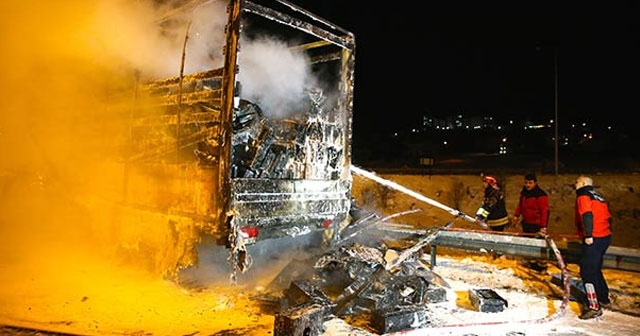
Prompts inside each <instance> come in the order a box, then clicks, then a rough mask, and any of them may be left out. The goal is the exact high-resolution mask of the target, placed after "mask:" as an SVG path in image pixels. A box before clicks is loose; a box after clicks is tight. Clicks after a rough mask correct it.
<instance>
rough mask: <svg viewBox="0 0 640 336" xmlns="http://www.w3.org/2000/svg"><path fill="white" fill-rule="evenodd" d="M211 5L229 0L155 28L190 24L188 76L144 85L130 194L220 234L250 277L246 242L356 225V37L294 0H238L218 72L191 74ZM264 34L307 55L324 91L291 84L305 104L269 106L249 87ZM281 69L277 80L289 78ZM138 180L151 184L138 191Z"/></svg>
mask: <svg viewBox="0 0 640 336" xmlns="http://www.w3.org/2000/svg"><path fill="white" fill-rule="evenodd" d="M212 3H221V1H195V2H194V1H192V2H189V3H188V4H187V5H183V6H181V7H177V8H174V9H173V10H172V11H170V12H168V14H167V15H166V16H165V17H163V18H161V19H160V20H159V21H158V22H159V23H160V24H162V25H167V26H170V25H174V26H175V25H176V24H178V23H182V24H183V25H184V23H185V22H188V24H186V25H184V27H185V28H184V29H185V37H184V47H183V49H182V64H181V67H180V75H179V76H176V77H169V78H162V79H155V80H151V81H146V82H144V83H143V84H140V85H138V89H137V91H136V98H135V108H134V109H133V112H132V113H131V115H132V118H131V120H132V122H131V132H130V146H129V148H130V149H129V151H128V153H127V156H126V160H125V175H126V176H125V179H124V180H125V188H124V189H125V192H124V194H125V197H124V198H125V201H126V202H125V204H128V206H132V205H133V206H134V207H137V208H138V209H143V211H144V212H148V211H149V210H151V213H154V214H157V213H162V214H165V215H168V216H169V217H170V219H169V221H170V222H171V223H172V224H171V226H172V227H179V226H184V225H186V226H191V227H193V228H195V231H198V232H200V233H204V234H207V235H211V236H213V237H215V238H216V239H217V240H218V241H219V242H220V244H224V245H226V246H227V247H228V248H229V249H230V252H231V256H232V257H231V258H230V259H231V262H232V264H233V265H232V266H233V268H234V269H236V270H243V269H245V268H247V267H248V264H247V260H245V259H244V258H243V255H244V253H245V252H246V250H245V249H244V246H245V245H246V244H253V243H256V242H258V241H262V240H268V239H275V238H280V237H287V236H288V237H291V236H298V235H304V234H308V233H311V232H314V231H319V230H327V229H328V230H333V229H336V228H338V227H341V226H342V225H344V224H346V223H347V222H348V221H349V215H348V213H349V210H350V207H351V182H352V178H351V173H350V163H351V127H352V106H353V83H354V66H355V38H354V35H353V34H352V33H350V32H348V31H346V30H344V29H342V28H340V27H338V26H336V25H334V24H332V23H330V22H328V21H326V20H324V19H322V18H320V17H317V16H315V15H313V14H311V13H309V12H307V11H305V10H304V9H302V8H299V7H297V6H295V5H293V4H291V3H288V2H286V1H281V0H276V1H249V0H230V1H228V3H227V2H223V3H224V4H226V23H225V25H224V32H223V38H222V39H220V40H221V42H222V43H221V45H220V49H221V50H220V55H221V60H222V62H221V63H222V64H221V67H219V68H211V69H209V70H204V71H195V72H192V73H188V74H185V73H184V72H185V71H184V69H185V58H187V59H188V58H189V56H190V50H193V49H196V48H192V45H191V44H190V43H192V41H191V40H192V38H193V37H194V36H196V35H195V34H196V33H197V32H196V31H195V28H194V27H192V26H190V24H191V21H190V20H191V19H188V18H189V17H190V16H194V15H196V14H197V15H202V14H206V13H203V11H205V10H207V6H208V5H210V4H212ZM264 32H267V35H264V36H268V37H269V38H271V37H276V38H277V39H278V40H279V41H281V42H282V43H284V44H286V49H287V52H289V53H292V54H295V55H301V56H302V59H304V60H306V62H307V63H308V69H309V74H311V75H312V76H315V77H314V78H316V79H319V78H321V79H319V80H317V81H316V82H315V83H322V85H320V86H319V87H311V86H309V87H304V88H294V89H295V90H300V91H302V92H304V95H300V94H299V92H298V96H299V102H297V103H295V104H288V103H287V102H285V103H282V104H280V106H277V107H275V108H273V107H271V108H270V109H267V108H265V106H266V103H265V102H267V101H270V100H273V99H270V98H272V97H271V96H270V95H269V93H268V92H258V93H256V90H255V87H256V85H252V84H251V83H252V81H253V80H254V79H255V78H252V77H251V76H252V73H251V71H250V68H251V64H252V60H251V59H250V57H251V56H250V55H249V52H248V50H249V49H250V48H249V44H250V43H251V42H252V41H256V40H260V38H261V36H263V35H262V34H264ZM212 40H214V39H212ZM265 57H266V55H265ZM262 69H268V66H266V67H265V66H263V67H262ZM277 70H278V69H275V71H271V72H270V73H271V80H277V79H278V77H279V76H284V74H279V73H277ZM305 83H306V82H305ZM272 86H275V85H272ZM269 87H270V86H266V88H269ZM248 88H253V92H251V93H250V94H251V95H249V92H248V91H249V90H248ZM265 91H267V89H265ZM294 105H295V106H294ZM293 107H295V108H293ZM274 110H275V111H274ZM281 110H291V111H293V113H289V114H286V115H284V116H281V115H278V113H279V112H281ZM274 112H275V113H274ZM136 180H139V181H143V182H145V184H144V185H145V187H144V188H137V187H135V185H136V184H135V183H134V181H136ZM159 199H161V201H160V202H158V200H159ZM172 230H173V229H172ZM173 231H178V230H173ZM191 231H194V230H191ZM176 234H179V233H176ZM182 240H184V239H180V238H178V239H176V241H182ZM186 240H187V241H186V242H184V243H183V244H184V245H185V246H189V247H190V248H193V246H194V244H192V242H189V241H188V240H189V239H186ZM184 252H185V253H183V254H182V255H189V253H186V252H188V251H184ZM178 258H181V257H178ZM191 259H194V258H191ZM196 259H197V257H196ZM192 263H193V260H188V261H187V260H177V261H176V264H178V265H185V264H192Z"/></svg>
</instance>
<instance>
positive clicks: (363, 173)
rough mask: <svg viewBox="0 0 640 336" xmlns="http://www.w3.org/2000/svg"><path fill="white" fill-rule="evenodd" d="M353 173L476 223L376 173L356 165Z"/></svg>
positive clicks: (456, 211)
mask: <svg viewBox="0 0 640 336" xmlns="http://www.w3.org/2000/svg"><path fill="white" fill-rule="evenodd" d="M351 171H352V172H353V173H356V174H358V175H360V176H364V177H366V178H368V179H370V180H373V181H376V182H378V183H380V184H382V185H385V186H387V187H391V188H393V189H395V190H398V191H400V192H402V193H405V194H407V195H409V196H411V197H413V198H415V199H417V200H420V201H423V202H425V203H428V204H430V205H433V206H435V207H437V208H440V209H442V210H445V211H447V212H448V213H450V214H452V215H453V216H455V217H456V218H462V219H464V220H467V221H469V222H472V223H475V222H476V219H475V217H471V216H469V215H467V214H465V213H463V212H461V211H460V210H456V209H453V208H451V207H448V206H446V205H444V204H442V203H440V202H438V201H434V200H432V199H431V198H428V197H426V196H424V195H421V194H419V193H417V192H415V191H413V190H410V189H408V188H406V187H403V186H401V185H399V184H397V183H395V182H393V181H389V180H385V179H383V178H381V177H379V176H377V175H376V174H375V173H372V172H369V171H366V170H363V169H360V168H358V167H356V166H354V165H351Z"/></svg>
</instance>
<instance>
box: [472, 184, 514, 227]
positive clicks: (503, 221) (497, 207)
mask: <svg viewBox="0 0 640 336" xmlns="http://www.w3.org/2000/svg"><path fill="white" fill-rule="evenodd" d="M482 186H483V187H484V198H483V200H482V204H481V205H480V208H478V211H476V222H477V223H478V224H480V225H482V226H485V225H486V226H489V228H490V229H491V230H493V231H504V229H505V228H506V227H507V226H508V225H509V216H508V215H507V206H506V204H505V200H504V194H503V193H502V191H501V190H500V186H499V184H498V179H497V178H496V177H495V176H491V175H483V176H482Z"/></svg>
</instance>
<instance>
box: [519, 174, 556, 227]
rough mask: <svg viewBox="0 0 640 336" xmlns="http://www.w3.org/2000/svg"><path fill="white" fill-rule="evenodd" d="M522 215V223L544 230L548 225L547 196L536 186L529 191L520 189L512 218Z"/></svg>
mask: <svg viewBox="0 0 640 336" xmlns="http://www.w3.org/2000/svg"><path fill="white" fill-rule="evenodd" d="M520 215H522V222H523V223H527V224H535V225H538V226H540V227H541V228H546V227H547V225H548V224H549V195H547V193H546V192H545V191H544V190H542V189H541V188H540V186H538V185H536V186H535V187H533V189H531V190H527V188H524V187H523V188H522V191H520V200H519V201H518V206H517V207H516V212H515V213H514V216H516V217H518V216H520Z"/></svg>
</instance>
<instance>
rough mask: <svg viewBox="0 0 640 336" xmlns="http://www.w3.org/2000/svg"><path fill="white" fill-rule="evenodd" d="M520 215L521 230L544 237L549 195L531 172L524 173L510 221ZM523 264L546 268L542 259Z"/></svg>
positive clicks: (547, 222) (539, 268)
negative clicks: (518, 196) (522, 183)
mask: <svg viewBox="0 0 640 336" xmlns="http://www.w3.org/2000/svg"><path fill="white" fill-rule="evenodd" d="M520 216H522V221H521V225H522V232H524V233H531V234H535V235H536V237H538V238H544V237H545V236H546V235H547V226H548V224H549V195H547V193H546V192H545V191H544V190H542V188H540V186H539V185H538V178H537V177H536V175H535V174H532V173H529V174H526V175H524V186H523V187H522V190H521V191H520V198H519V199H518V205H517V206H516V210H515V212H514V214H513V217H512V218H511V223H512V224H513V225H515V224H517V223H518V220H519V218H520ZM524 265H525V266H527V267H529V268H533V269H535V270H538V271H542V270H545V269H546V268H547V263H546V261H544V260H536V259H530V260H524Z"/></svg>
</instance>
